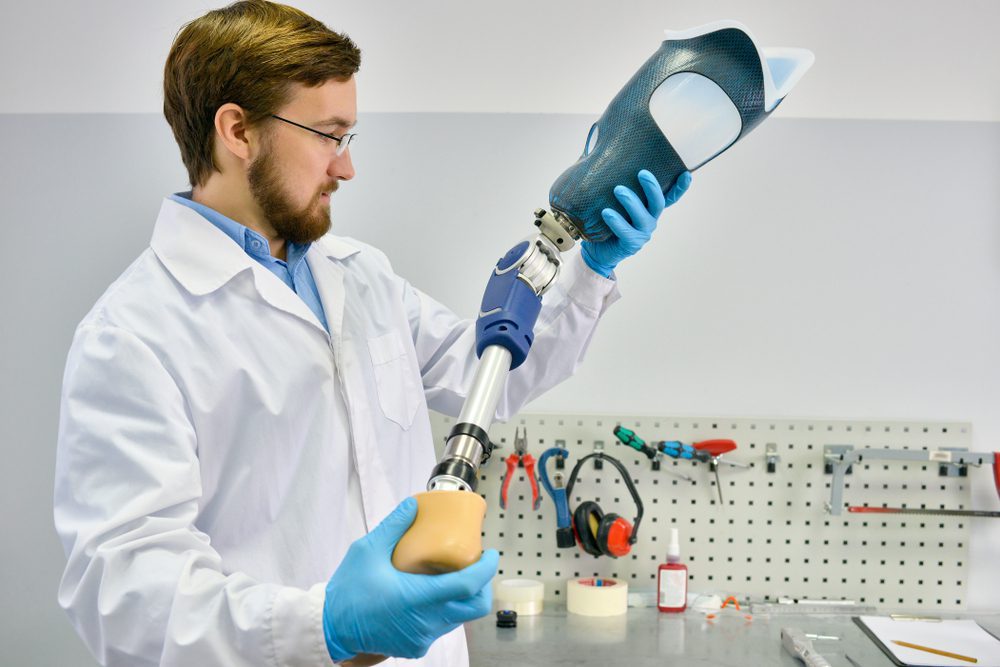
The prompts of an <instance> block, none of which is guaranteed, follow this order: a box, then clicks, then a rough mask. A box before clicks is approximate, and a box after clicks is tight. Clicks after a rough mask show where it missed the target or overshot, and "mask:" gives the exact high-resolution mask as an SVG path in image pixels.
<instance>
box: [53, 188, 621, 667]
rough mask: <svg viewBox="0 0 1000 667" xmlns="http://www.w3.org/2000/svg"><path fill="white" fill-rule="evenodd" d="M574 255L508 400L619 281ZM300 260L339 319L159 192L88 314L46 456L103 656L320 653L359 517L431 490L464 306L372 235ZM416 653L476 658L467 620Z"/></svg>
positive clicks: (458, 369)
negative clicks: (436, 437) (321, 314)
mask: <svg viewBox="0 0 1000 667" xmlns="http://www.w3.org/2000/svg"><path fill="white" fill-rule="evenodd" d="M567 260H568V261H567V262H566V264H565V265H564V270H563V275H562V276H561V278H560V283H559V285H557V286H556V287H555V288H553V290H552V291H550V292H549V293H548V294H547V295H546V296H545V298H544V307H543V310H542V313H541V316H540V317H539V321H538V324H537V326H536V327H535V331H536V339H535V343H534V347H533V349H532V352H531V355H530V356H529V357H528V361H527V362H525V364H524V365H523V366H522V367H521V368H519V369H517V370H515V371H514V372H512V373H511V376H510V378H509V380H508V383H507V388H506V390H505V392H504V394H503V397H502V399H501V401H500V405H499V407H498V414H497V417H498V419H501V420H502V419H505V418H508V417H510V416H511V415H513V414H515V413H516V412H517V411H518V410H519V409H520V408H521V407H522V406H523V405H524V404H525V403H526V402H528V401H529V400H531V399H532V398H534V397H536V396H538V395H539V394H541V393H542V392H543V391H545V390H546V389H548V388H549V387H551V386H553V385H554V384H556V383H557V382H559V381H561V380H562V379H564V378H566V377H567V376H569V375H570V374H571V373H572V372H573V370H574V369H575V367H576V366H577V364H578V363H579V362H580V361H581V359H582V357H583V354H584V351H585V349H586V348H587V345H588V343H589V341H590V339H591V336H592V335H593V331H594V327H595V324H596V322H597V320H598V318H599V316H600V314H601V313H602V312H603V311H604V310H605V308H607V306H608V305H609V304H610V303H612V302H613V301H614V300H615V299H616V298H617V296H618V293H617V290H616V288H615V286H614V282H613V281H610V280H607V279H605V278H603V277H601V276H598V275H597V274H595V273H594V272H592V271H590V270H589V269H587V268H586V266H585V265H584V264H583V262H582V260H581V259H580V258H579V256H578V254H575V255H571V256H569V257H567ZM306 261H308V262H309V266H310V268H311V269H312V273H313V276H314V277H315V280H316V283H317V286H318V290H319V294H320V297H321V299H322V302H323V307H324V309H325V312H326V317H327V320H328V322H329V325H330V333H329V334H327V332H326V330H324V328H323V327H322V325H321V324H320V323H319V321H318V320H317V319H316V317H315V315H314V314H313V313H312V311H311V310H310V309H309V308H308V307H307V306H306V305H305V303H303V301H302V300H301V299H300V298H299V297H298V296H297V295H296V294H295V293H294V292H292V291H291V290H290V289H289V288H288V287H287V286H286V285H285V284H283V283H282V282H281V281H280V280H279V279H278V278H277V277H275V276H274V275H273V274H271V273H270V272H269V271H267V270H266V269H264V268H263V267H262V266H260V265H259V264H257V262H255V261H254V260H253V259H252V258H250V257H248V256H247V255H246V253H244V252H243V250H242V249H241V248H240V247H239V246H237V245H236V244H235V243H233V242H232V240H231V239H229V238H228V237H227V236H226V235H225V234H223V233H222V232H221V231H219V230H218V229H217V228H215V227H214V226H213V225H212V224H211V223H209V222H208V221H206V220H205V219H204V218H202V217H201V216H200V215H199V214H198V213H197V212H195V211H193V210H191V209H190V208H188V207H186V206H183V205H181V204H178V203H177V202H174V201H171V200H169V199H167V200H165V201H164V202H163V206H162V208H161V209H160V214H159V218H158V219H157V221H156V226H155V229H154V231H153V238H152V242H151V244H150V248H148V249H147V250H146V251H145V252H144V253H143V254H142V255H141V256H140V257H139V258H138V259H137V260H136V261H135V262H134V263H133V264H132V265H131V266H130V267H129V268H128V269H127V270H126V271H125V272H124V273H123V274H122V275H121V277H119V278H118V280H117V281H115V283H114V284H113V285H111V287H109V288H108V290H107V292H105V294H104V295H103V296H102V297H101V298H100V300H99V301H98V302H97V304H96V305H95V306H94V308H93V309H92V310H91V311H90V313H89V314H88V315H87V316H86V317H85V318H84V320H83V322H82V323H81V324H80V325H79V327H78V329H77V331H76V334H75V337H74V339H73V344H72V347H71V349H70V352H69V357H68V360H67V363H66V372H65V377H64V382H63V395H62V404H61V415H60V423H59V441H58V452H57V462H56V482H55V498H54V500H55V523H56V528H57V530H58V532H59V535H60V538H61V539H62V542H63V546H64V548H65V550H66V554H67V558H68V563H67V566H66V571H65V573H64V575H63V579H62V581H61V584H60V586H59V603H60V605H61V606H62V607H63V608H64V609H66V611H67V613H68V614H69V616H70V618H71V620H72V622H73V624H74V626H75V627H76V629H77V632H78V633H79V634H80V635H81V636H82V638H83V639H84V641H85V642H86V644H87V646H88V647H89V648H90V650H91V651H92V652H93V653H94V655H95V656H96V657H97V659H98V660H99V661H101V662H102V663H103V664H106V665H156V664H161V665H184V666H185V667H190V666H192V665H198V666H203V665H204V666H207V665H226V666H230V667H232V666H237V665H268V666H271V667H275V666H282V667H284V666H286V665H287V666H297V665H310V666H312V665H325V664H330V662H331V661H330V658H329V655H328V654H327V651H326V645H325V643H324V640H323V632H322V623H321V616H322V606H323V599H324V586H325V583H326V581H327V579H328V578H329V577H330V575H331V574H332V573H333V571H334V570H335V569H336V568H337V566H338V564H339V563H340V561H341V559H342V558H343V555H344V554H345V552H346V550H347V547H348V546H349V544H350V543H351V542H352V541H353V540H354V539H356V538H357V537H359V536H360V534H363V532H364V530H365V527H367V528H368V529H370V528H373V527H374V526H375V525H376V524H378V522H379V521H381V520H382V519H383V518H384V517H385V516H386V515H387V514H388V513H389V512H390V511H391V510H392V509H393V508H394V507H395V506H396V505H397V504H398V503H399V502H400V501H401V500H402V499H403V498H405V497H406V496H407V495H410V494H413V493H416V492H419V491H422V490H423V489H424V487H425V485H426V482H427V479H428V476H429V474H430V472H431V469H432V468H433V466H434V464H435V462H436V461H435V456H434V450H433V444H432V440H431V437H432V436H431V429H430V423H429V420H428V414H427V409H428V407H431V408H434V409H436V410H439V411H441V412H444V413H447V414H452V415H457V413H458V411H459V410H460V408H461V406H462V404H463V401H464V398H465V392H466V390H467V388H468V387H469V386H470V384H471V380H472V377H473V374H474V372H475V369H476V365H477V360H476V357H475V353H474V351H473V348H474V339H475V329H474V326H473V323H472V321H471V320H460V319H459V318H457V317H456V316H455V315H454V314H453V313H451V312H450V311H449V310H447V309H446V308H444V307H443V306H442V305H441V304H439V303H437V302H436V301H434V300H433V299H431V298H429V297H428V296H426V295H425V294H422V293H421V292H419V291H418V290H416V289H414V288H413V287H412V286H410V285H409V284H408V283H407V282H406V281H404V280H403V279H402V278H400V277H399V276H397V275H396V274H394V273H393V271H392V269H391V267H390V266H389V263H388V261H387V259H386V257H385V256H384V255H383V254H382V253H381V252H379V251H378V250H375V249H374V248H371V247H369V246H366V245H364V244H361V243H358V242H355V241H350V242H349V241H347V240H344V239H341V238H338V237H335V236H332V235H327V236H326V237H324V238H322V239H321V240H319V241H317V242H315V243H314V244H313V245H312V247H311V248H310V249H309V251H308V253H307V255H306ZM561 286H565V288H563V287H561ZM352 467H353V470H352ZM352 482H353V491H352V490H351V489H349V487H350V486H351V484H352ZM351 493H353V494H354V495H355V496H356V497H355V498H354V500H353V501H351V500H348V499H347V497H348V496H349V495H350V494H351ZM359 513H363V517H359V516H348V514H359ZM362 519H363V520H362ZM352 526H353V528H352ZM393 662H394V661H391V660H390V661H388V662H387V663H385V664H386V665H387V667H388V666H389V665H392V664H393ZM407 664H414V665H416V664H421V665H427V666H442V667H443V666H445V665H448V666H453V665H460V666H461V665H466V664H468V655H467V648H466V645H465V636H464V634H463V632H462V631H461V629H459V630H457V631H455V632H453V633H451V634H449V635H446V636H445V637H442V638H441V639H439V640H438V641H437V642H435V643H434V645H433V646H432V648H431V650H430V652H429V653H428V654H427V656H426V657H425V658H424V659H423V660H422V661H418V662H407Z"/></svg>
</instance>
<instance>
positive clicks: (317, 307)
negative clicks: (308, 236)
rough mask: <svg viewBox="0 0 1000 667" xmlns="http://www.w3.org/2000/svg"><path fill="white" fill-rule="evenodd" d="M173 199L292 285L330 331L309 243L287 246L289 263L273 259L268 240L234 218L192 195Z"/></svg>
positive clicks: (172, 196) (287, 283) (174, 196)
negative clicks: (313, 270)
mask: <svg viewBox="0 0 1000 667" xmlns="http://www.w3.org/2000/svg"><path fill="white" fill-rule="evenodd" d="M170 199H172V200H173V201H175V202H177V203H178V204H183V205H184V206H187V207H188V208H191V209H193V210H195V211H197V212H198V213H200V214H201V215H202V216H203V217H204V218H205V219H206V220H208V221H209V222H211V223H212V224H213V225H215V226H216V227H218V228H219V229H220V230H222V232H224V233H225V234H226V236H228V237H229V238H231V239H232V240H233V241H235V242H236V245H238V246H239V247H241V248H243V252H245V253H246V254H248V255H250V257H252V258H253V259H255V260H256V261H257V263H258V264H260V265H261V266H263V267H264V268H265V269H267V270H268V271H270V272H271V273H273V274H274V275H276V276H278V278H280V279H281V281H282V282H283V283H285V284H286V285H288V287H289V288H291V290H292V291H293V292H295V293H296V294H298V295H299V297H300V298H301V299H302V300H303V301H304V302H305V304H306V305H307V306H309V310H311V311H313V313H315V314H316V318H317V319H318V320H319V321H320V322H321V323H322V324H323V328H324V329H326V330H327V333H329V331H330V326H329V325H328V324H327V322H326V313H325V312H324V310H323V303H322V302H321V301H320V300H319V290H318V289H317V288H316V280H315V279H314V278H313V274H312V271H311V270H310V269H309V262H307V261H305V259H306V251H307V250H309V246H310V244H309V243H305V244H298V243H286V244H285V245H286V253H287V257H288V260H287V261H282V260H280V259H278V258H277V257H272V256H271V246H270V244H269V243H268V242H267V239H266V238H264V237H263V236H261V235H260V234H258V233H257V232H255V231H254V230H252V229H250V228H249V227H245V226H243V225H241V224H240V223H238V222H236V221H235V220H233V219H232V218H227V217H226V216H224V215H222V214H221V213H219V212H218V211H216V210H215V209H211V208H209V207H207V206H205V205H204V204H199V203H198V202H196V201H194V200H193V199H191V193H190V192H178V193H176V194H172V195H170Z"/></svg>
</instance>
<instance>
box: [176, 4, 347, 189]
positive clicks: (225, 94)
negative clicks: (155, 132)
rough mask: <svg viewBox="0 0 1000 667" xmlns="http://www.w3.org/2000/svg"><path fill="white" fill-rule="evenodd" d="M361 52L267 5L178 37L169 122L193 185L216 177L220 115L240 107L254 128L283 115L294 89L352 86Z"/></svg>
mask: <svg viewBox="0 0 1000 667" xmlns="http://www.w3.org/2000/svg"><path fill="white" fill-rule="evenodd" d="M360 65H361V51H360V50H359V49H358V47H357V45H356V44H355V43H354V42H352V41H351V39H350V37H347V36H346V35H341V34H339V33H336V32H334V31H332V30H330V29H329V28H327V27H326V26H325V25H323V23H321V22H320V21H317V20H316V19H314V18H312V17H311V16H309V15H308V14H306V13H304V12H302V11H300V10H298V9H295V8H294V7H288V6H286V5H280V4H277V3H273V2H267V1H266V0H244V1H242V2H234V3H233V4H231V5H229V6H227V7H223V8H221V9H216V10H214V11H211V12H209V13H207V14H205V15H204V16H202V17H201V18H197V19H195V20H193V21H191V22H190V23H187V24H186V25H184V27H182V28H181V30H180V31H179V32H178V33H177V37H176V38H175V39H174V43H173V46H172V47H171V48H170V55H168V56H167V64H166V67H165V68H164V74H163V115H165V116H166V117H167V122H168V123H169V124H170V127H171V129H172V130H173V132H174V138H175V139H176V140H177V145H178V146H180V149H181V159H182V160H184V166H185V167H187V171H188V177H189V178H190V180H191V185H201V184H203V183H204V182H205V181H206V180H207V179H208V177H209V176H210V175H211V173H212V171H213V170H214V171H218V167H217V166H216V164H215V162H214V160H213V159H212V144H213V138H214V136H215V112H216V111H217V110H218V109H219V107H221V106H222V105H223V104H226V103H228V102H232V103H234V104H238V105H239V106H240V107H242V108H243V109H244V110H245V111H246V113H247V124H248V125H254V124H256V123H259V122H261V121H262V120H264V119H266V118H267V117H268V116H270V114H272V113H274V112H276V111H277V110H278V109H280V108H281V107H282V106H283V105H284V104H285V103H286V102H287V101H288V98H289V95H290V88H291V84H292V83H293V82H295V83H302V84H305V85H307V86H318V85H321V84H323V83H325V82H326V81H329V80H330V79H336V80H339V81H346V80H348V79H349V78H351V76H352V75H353V74H354V73H355V72H357V71H358V68H359V67H360Z"/></svg>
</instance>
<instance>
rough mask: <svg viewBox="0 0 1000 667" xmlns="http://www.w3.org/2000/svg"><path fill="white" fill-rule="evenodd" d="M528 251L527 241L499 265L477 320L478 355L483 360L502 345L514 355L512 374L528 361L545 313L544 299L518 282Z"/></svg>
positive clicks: (526, 285)
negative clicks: (519, 263) (491, 349)
mask: <svg viewBox="0 0 1000 667" xmlns="http://www.w3.org/2000/svg"><path fill="white" fill-rule="evenodd" d="M528 247H529V242H528V241H523V242H521V243H519V244H517V245H516V246H514V247H513V248H511V249H510V251H508V252H507V254H506V255H504V256H503V257H502V258H501V259H500V261H499V262H497V266H496V268H495V269H494V270H493V275H492V276H490V281H489V283H488V284H487V285H486V292H485V293H484V294H483V303H482V306H481V307H480V309H479V319H478V320H476V354H478V355H479V356H480V357H481V356H482V355H483V351H484V350H485V349H486V348H487V347H489V346H491V345H500V346H501V347H504V348H506V349H507V350H509V351H510V354H511V357H512V359H511V364H510V368H511V370H514V369H515V368H517V367H518V366H520V365H521V364H522V363H524V360H525V359H527V357H528V350H530V349H531V343H532V341H534V339H535V335H534V328H535V320H537V319H538V312H539V311H540V310H541V309H542V299H541V297H539V296H538V295H537V294H535V291H534V290H533V289H532V288H531V287H530V286H529V285H528V284H527V283H525V282H524V281H523V280H518V278H517V273H518V272H517V267H516V262H517V261H518V260H519V259H520V258H521V257H522V256H523V255H524V254H525V252H526V251H527V250H528Z"/></svg>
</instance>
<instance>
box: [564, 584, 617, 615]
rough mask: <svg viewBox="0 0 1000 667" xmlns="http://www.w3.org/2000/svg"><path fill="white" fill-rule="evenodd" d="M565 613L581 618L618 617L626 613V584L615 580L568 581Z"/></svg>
mask: <svg viewBox="0 0 1000 667" xmlns="http://www.w3.org/2000/svg"><path fill="white" fill-rule="evenodd" d="M566 611H568V612H569V613H571V614H580V615H581V616H618V615H619V614H624V613H625V612H626V611H628V584H627V583H626V582H624V581H618V580H617V579H600V578H597V579H569V580H568V581H567V582H566Z"/></svg>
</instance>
